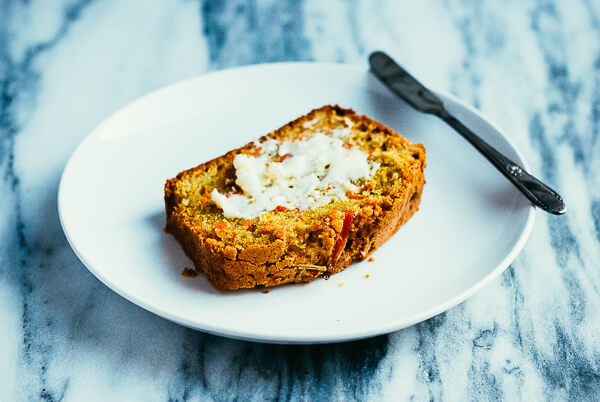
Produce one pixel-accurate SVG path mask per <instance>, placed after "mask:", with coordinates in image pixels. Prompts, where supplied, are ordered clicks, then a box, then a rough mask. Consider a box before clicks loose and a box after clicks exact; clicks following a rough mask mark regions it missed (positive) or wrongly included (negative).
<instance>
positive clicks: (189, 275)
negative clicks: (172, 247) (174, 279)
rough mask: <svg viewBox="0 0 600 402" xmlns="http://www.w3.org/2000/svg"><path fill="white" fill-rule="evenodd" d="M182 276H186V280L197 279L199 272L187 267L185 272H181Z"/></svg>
mask: <svg viewBox="0 0 600 402" xmlns="http://www.w3.org/2000/svg"><path fill="white" fill-rule="evenodd" d="M181 276H185V277H186V278H195V277H197V276H198V271H196V270H195V269H192V268H190V267H185V268H184V269H183V271H181Z"/></svg>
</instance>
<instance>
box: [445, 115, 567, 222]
mask: <svg viewBox="0 0 600 402" xmlns="http://www.w3.org/2000/svg"><path fill="white" fill-rule="evenodd" d="M436 114H437V115H438V116H439V117H440V118H441V119H442V120H444V121H445V122H446V123H448V124H449V125H450V126H452V128H454V129H455V130H456V131H458V132H459V133H460V134H461V135H462V136H463V137H464V138H465V139H466V140H467V141H469V142H470V143H471V144H472V145H473V146H474V147H475V148H477V150H478V151H479V152H481V153H482V154H483V156H485V157H486V158H487V159H488V160H489V161H490V162H491V163H492V164H493V165H494V166H496V168H497V169H498V170H499V171H500V172H501V173H502V174H503V175H504V176H506V178H507V179H508V180H510V181H511V182H512V183H513V184H514V185H515V186H516V187H517V188H518V189H519V190H521V192H522V193H523V194H524V195H525V196H526V197H527V198H528V199H529V200H530V201H531V202H532V203H533V204H534V205H536V206H538V207H540V208H542V209H543V210H544V211H547V212H550V213H552V214H555V215H562V214H564V213H565V212H567V206H566V205H565V202H564V201H563V199H562V198H561V196H560V195H558V193H556V191H554V190H552V189H551V188H550V187H548V186H547V185H545V184H544V183H542V182H541V181H539V180H538V179H536V178H535V177H533V176H532V175H530V174H529V173H527V172H526V171H525V169H523V168H522V167H521V166H519V165H517V164H516V163H515V162H513V161H511V160H510V159H508V158H507V157H506V156H504V155H502V154H501V153H500V152H498V151H496V149H495V148H494V147H492V146H491V145H489V144H488V143H487V142H485V141H484V140H482V139H481V138H480V137H479V136H478V135H477V134H475V133H474V132H473V131H471V130H470V129H469V128H468V127H467V126H465V125H464V124H462V123H461V122H460V121H459V120H458V119H457V118H456V117H454V116H452V115H451V114H450V113H448V112H447V111H446V110H445V109H444V110H443V111H442V112H441V113H436Z"/></svg>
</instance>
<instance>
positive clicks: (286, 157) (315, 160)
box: [211, 127, 379, 219]
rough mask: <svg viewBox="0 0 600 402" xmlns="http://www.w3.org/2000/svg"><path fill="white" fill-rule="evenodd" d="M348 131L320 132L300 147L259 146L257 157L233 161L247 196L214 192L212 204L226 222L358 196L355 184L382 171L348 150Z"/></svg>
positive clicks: (286, 143) (268, 143)
mask: <svg viewBox="0 0 600 402" xmlns="http://www.w3.org/2000/svg"><path fill="white" fill-rule="evenodd" d="M349 132H350V128H349V127H342V128H337V129H335V130H333V133H332V134H331V135H326V134H324V133H321V132H317V133H316V134H314V135H313V136H312V137H310V138H308V139H305V140H300V141H278V140H274V139H271V140H267V141H265V142H263V143H260V144H257V145H258V146H259V147H261V148H259V150H260V152H259V153H258V155H256V156H253V155H246V154H240V155H237V156H236V157H235V158H234V160H233V165H234V167H235V171H236V176H237V179H236V181H235V182H236V184H237V185H238V186H239V187H240V188H241V189H242V191H243V193H242V194H236V193H233V194H222V193H220V192H219V191H217V190H216V189H214V190H213V191H212V194H211V198H212V200H213V201H214V202H215V203H216V204H217V205H218V206H219V207H220V208H221V209H222V210H223V212H224V214H225V217H228V218H231V217H239V218H247V219H250V218H254V217H256V216H258V215H260V214H262V213H264V212H267V211H271V210H273V209H275V208H281V209H283V208H288V209H295V208H298V209H300V210H303V209H307V208H314V207H317V206H320V205H325V204H328V203H330V202H331V201H333V200H335V199H340V200H341V199H345V198H346V193H347V192H357V191H358V190H359V189H358V187H357V186H356V184H355V183H356V182H357V181H358V180H360V179H368V178H370V177H372V176H373V174H375V172H376V171H377V169H378V168H379V164H378V163H376V162H370V161H368V155H367V154H366V153H365V152H362V151H361V150H359V149H357V148H345V147H344V143H343V142H342V140H341V139H340V138H342V137H345V136H347V135H348V133H349Z"/></svg>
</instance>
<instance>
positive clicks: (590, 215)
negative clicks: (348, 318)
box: [0, 0, 600, 401]
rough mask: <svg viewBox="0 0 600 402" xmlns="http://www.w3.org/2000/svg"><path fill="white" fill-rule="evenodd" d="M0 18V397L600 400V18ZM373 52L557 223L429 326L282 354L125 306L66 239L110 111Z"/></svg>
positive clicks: (517, 11)
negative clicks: (526, 174)
mask: <svg viewBox="0 0 600 402" xmlns="http://www.w3.org/2000/svg"><path fill="white" fill-rule="evenodd" d="M485 3H486V5H484V4H483V2H479V1H469V0H462V1H459V0H457V1H453V0H450V1H441V0H440V1H430V2H402V3H400V4H398V2H394V1H391V0H389V1H377V2H371V1H366V0H358V1H348V2H346V1H322V0H304V1H293V0H285V1H259V2H257V1H243V0H234V1H228V2H220V1H217V0H205V1H202V2H197V1H166V0H157V1H153V2H151V3H150V2H145V1H141V0H140V1H127V2H123V1H120V2H119V1H98V0H96V1H89V0H83V1H82V0H79V1H72V0H62V1H60V0H58V1H40V0H37V1H27V2H10V1H4V2H0V177H1V178H2V180H1V181H0V186H1V188H0V194H1V197H0V200H1V202H0V400H7V401H8V400H38V399H39V400H48V401H59V400H65V401H81V400H86V401H90V400H102V401H106V400H128V401H132V400H144V401H154V400H156V401H167V400H169V401H184V400H227V399H234V398H237V399H240V400H275V399H277V400H288V399H292V400H364V399H371V400H407V399H411V400H412V399H414V400H419V401H421V400H459V401H462V400H498V399H507V400H515V399H522V400H561V399H570V400H592V399H596V400H597V398H598V395H600V246H599V244H600V175H599V173H598V172H599V171H600V140H599V133H600V3H598V2H597V1H592V0H573V1H558V2H552V1H541V0H540V1H527V2H523V1H516V0H514V1H513V0H510V1H504V2H494V3H493V4H492V2H485ZM375 49H383V50H386V51H388V52H389V53H390V54H392V55H393V56H394V57H395V58H396V59H397V60H399V61H400V62H401V63H402V64H403V65H405V66H406V67H407V68H408V69H409V70H412V71H414V72H418V75H419V77H420V78H421V79H422V80H423V81H425V82H427V83H429V84H430V85H431V86H433V87H436V88H439V89H441V90H444V91H448V92H451V93H453V94H455V95H457V96H458V97H460V98H462V99H464V100H466V101H467V102H469V103H472V104H473V105H475V106H476V107H477V108H479V109H480V110H482V111H483V112H484V113H485V114H487V115H488V116H489V117H490V118H491V119H492V120H493V121H495V122H496V123H497V124H498V125H499V126H500V127H502V128H503V129H504V130H505V132H506V134H507V135H508V136H509V137H510V139H511V140H512V141H513V142H514V143H515V144H516V146H517V147H518V148H519V149H520V150H521V152H522V153H523V154H524V156H525V158H526V159H527V161H528V163H529V165H530V167H531V170H532V171H533V172H534V173H535V174H537V175H538V176H540V177H541V178H543V179H544V180H545V181H547V182H548V183H549V184H550V185H551V186H552V187H554V188H556V189H558V190H559V191H560V192H561V194H562V195H563V196H564V197H565V199H566V201H567V204H568V206H569V208H570V210H569V212H568V214H567V215H565V216H561V217H556V216H550V215H547V214H544V213H542V212H539V211H538V212H537V219H536V223H535V227H534V229H533V233H532V235H531V237H530V239H529V241H528V243H527V245H526V246H525V248H524V250H523V251H522V252H521V254H520V255H519V256H518V258H517V259H516V260H515V261H514V263H513V264H512V265H511V266H510V267H509V268H508V269H507V270H506V272H505V273H504V274H503V275H502V276H501V277H500V278H498V279H496V280H494V281H493V282H492V283H491V284H489V285H487V286H486V287H485V288H484V290H482V291H480V292H479V293H478V294H476V295H475V296H474V297H472V298H470V299H469V300H467V301H466V302H464V303H462V304H460V305H459V306H457V307H454V308H452V309H450V310H449V311H447V312H446V313H443V314H440V315H439V316H437V317H434V318H432V319H430V320H428V321H426V322H423V323H420V324H418V325H415V326H413V327H410V328H407V329H405V330H402V331H398V332H395V333H392V334H389V335H385V336H379V337H376V338H372V339H367V340H363V341H357V342H351V343H343V344H333V345H319V346H283V345H266V344H255V343H248V342H241V341H235V340H229V339H225V338H221V337H216V336H211V335H206V334H203V333H201V332H197V331H193V330H190V329H186V328H184V327H181V326H179V325H176V324H173V323H171V322H169V321H167V320H164V319H162V318H160V317H157V316H155V315H153V314H151V313H148V312H146V311H145V310H143V309H141V308H139V307H137V306H135V305H134V304H132V303H130V302H128V301H126V300H124V299H123V298H121V297H120V296H118V295H117V294H115V293H113V292H112V291H111V290H109V289H108V288H107V287H106V286H104V285H103V284H101V283H100V282H99V281H98V280H97V279H96V278H95V277H94V276H92V274H90V273H89V272H88V271H87V270H86V269H85V268H84V267H83V265H82V264H81V263H80V262H79V260H78V259H77V257H76V256H75V255H74V254H73V252H72V250H71V248H70V247H69V245H68V244H67V241H66V239H65V237H64V235H63V233H62V230H61V228H60V224H59V221H58V216H57V207H56V194H57V186H58V181H59V178H60V174H61V172H62V169H63V168H64V166H65V163H66V161H67V158H68V157H69V155H70V154H71V152H72V151H73V150H74V149H75V147H76V146H77V144H78V143H79V142H80V141H81V140H82V139H83V138H84V136H85V135H86V134H87V133H88V132H89V131H90V130H91V129H92V128H93V127H94V126H95V125H96V124H98V123H99V122H100V121H102V120H103V118H105V117H106V116H108V115H109V114H110V113H111V112H113V111H115V110H117V109H118V108H120V107H121V106H123V105H125V104H126V103H128V102H130V101H132V100H133V99H135V98H137V97H139V96H141V95H143V94H146V93H148V92H150V91H152V90H154V89H156V88H159V87H161V86H164V85H167V84H170V83H173V82H176V81H178V80H181V79H184V78H187V77H191V76H194V75H197V74H201V73H204V72H206V71H213V70H217V69H224V68H229V67H233V66H238V65H244V64H251V63H263V62H274V61H296V60H305V61H310V60H316V61H334V62H344V63H365V59H366V56H367V55H368V53H369V52H370V51H372V50H375Z"/></svg>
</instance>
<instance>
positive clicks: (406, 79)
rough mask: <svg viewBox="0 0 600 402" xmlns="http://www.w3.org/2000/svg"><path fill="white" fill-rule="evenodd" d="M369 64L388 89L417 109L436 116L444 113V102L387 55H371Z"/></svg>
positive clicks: (374, 53)
mask: <svg viewBox="0 0 600 402" xmlns="http://www.w3.org/2000/svg"><path fill="white" fill-rule="evenodd" d="M369 64H370V66H371V72H373V74H375V76H376V77H377V78H378V79H379V80H380V81H381V82H383V84H384V85H385V86H386V87H388V88H389V89H391V90H392V92H394V93H395V94H396V95H398V96H400V97H401V98H402V99H404V100H405V101H406V102H407V103H408V104H409V105H411V106H412V107H414V108H415V109H417V110H419V111H421V112H423V113H431V114H435V115H439V114H440V113H442V112H443V111H444V104H443V103H442V101H441V100H440V99H439V98H438V97H437V96H435V95H434V94H433V92H431V91H430V90H429V89H427V88H426V87H425V86H423V84H421V83H420V82H419V81H417V80H416V79H415V77H413V76H412V75H410V74H409V73H408V72H407V71H406V70H405V69H403V68H402V67H400V66H399V65H398V64H397V63H396V62H395V61H394V60H393V59H392V58H391V57H389V56H388V55H387V54H385V53H383V52H381V51H376V52H373V53H371V55H370V56H369Z"/></svg>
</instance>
